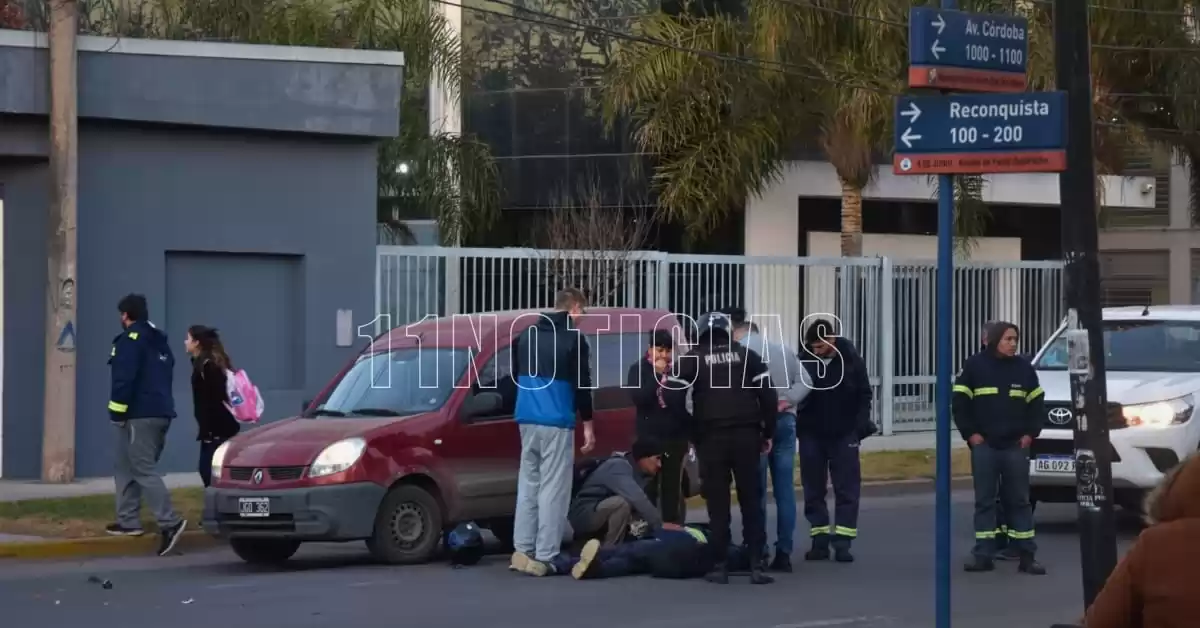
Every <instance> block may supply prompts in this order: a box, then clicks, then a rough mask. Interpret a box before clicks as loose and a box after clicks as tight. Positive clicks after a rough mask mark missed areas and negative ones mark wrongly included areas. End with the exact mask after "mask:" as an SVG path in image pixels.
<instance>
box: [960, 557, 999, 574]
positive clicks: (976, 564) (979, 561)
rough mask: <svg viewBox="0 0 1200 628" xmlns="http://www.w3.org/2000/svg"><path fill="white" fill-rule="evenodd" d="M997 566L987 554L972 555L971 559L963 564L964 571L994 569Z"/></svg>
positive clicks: (973, 571)
mask: <svg viewBox="0 0 1200 628" xmlns="http://www.w3.org/2000/svg"><path fill="white" fill-rule="evenodd" d="M995 568H996V563H995V562H993V561H992V559H991V558H989V557H987V556H972V557H971V560H969V561H967V564H965V565H963V570H964V571H969V572H972V573H975V572H980V571H992V570H993V569H995Z"/></svg>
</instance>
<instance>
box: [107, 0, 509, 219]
mask: <svg viewBox="0 0 1200 628" xmlns="http://www.w3.org/2000/svg"><path fill="white" fill-rule="evenodd" d="M435 7H436V5H435V4H433V3H431V2H428V1H427V0H93V2H91V3H90V6H88V7H87V8H86V10H85V20H84V29H85V31H87V32H90V33H93V34H98V35H110V36H129V37H152V38H161V39H189V40H190V39H204V40H218V41H237V42H245V43H255V44H275V45H287V46H320V47H334V48H362V49H371V50H399V51H402V52H404V57H405V59H404V60H405V67H404V89H403V93H402V96H401V102H400V111H401V114H400V134H399V136H398V137H397V138H394V139H390V140H387V141H385V142H383V143H382V144H381V146H380V149H379V162H378V164H379V171H378V185H379V199H380V200H379V205H378V208H377V211H378V219H379V221H380V222H381V223H383V224H386V225H390V226H392V227H394V228H396V229H399V230H403V229H404V227H403V220H404V219H406V218H413V217H428V216H431V217H434V218H436V219H437V220H438V223H439V231H440V233H441V235H442V238H443V239H444V240H445V241H448V242H457V241H459V240H460V239H461V238H462V237H463V236H465V235H466V234H468V233H471V232H473V231H476V230H480V229H484V228H486V227H487V226H488V225H490V224H491V223H492V222H493V221H494V220H495V219H496V218H497V217H498V209H499V203H500V182H499V175H498V173H497V170H496V166H495V162H494V161H493V159H492V156H491V153H490V151H489V150H488V147H487V146H486V145H485V144H483V143H481V142H479V141H478V140H476V139H475V138H473V137H472V136H471V135H469V134H457V133H452V132H439V131H434V132H430V130H429V103H428V92H429V86H430V85H431V83H432V82H434V81H439V80H440V81H441V82H442V84H443V85H445V86H447V87H448V91H449V92H450V93H449V96H450V98H451V100H452V104H453V105H454V106H457V104H458V100H459V95H460V91H461V85H462V70H463V64H464V60H463V53H462V47H461V45H460V42H459V38H458V36H457V35H456V33H455V31H454V28H453V27H452V25H451V24H450V23H449V22H448V21H447V20H446V19H445V18H444V17H443V16H442V14H441V13H440V12H438V11H437V10H436V8H435ZM401 164H403V165H404V166H405V167H404V168H401V167H400V166H401Z"/></svg>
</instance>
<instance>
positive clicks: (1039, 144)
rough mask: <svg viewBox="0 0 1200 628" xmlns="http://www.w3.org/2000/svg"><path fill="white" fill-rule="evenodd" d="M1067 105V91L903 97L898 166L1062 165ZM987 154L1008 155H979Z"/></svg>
mask: <svg viewBox="0 0 1200 628" xmlns="http://www.w3.org/2000/svg"><path fill="white" fill-rule="evenodd" d="M1066 106H1067V98H1066V92H1031V93H1023V94H956V95H948V96H927V97H902V98H899V99H898V100H897V101H896V135H895V142H896V155H895V161H894V165H895V171H896V173H897V174H931V173H950V174H966V173H983V172H1056V171H1060V170H1061V169H1062V168H1063V167H1064V166H1065V159H1066V157H1065V152H1064V151H1065V149H1066ZM987 155H993V156H996V155H1005V156H1007V157H1006V158H1004V159H994V158H987V159H981V156H987Z"/></svg>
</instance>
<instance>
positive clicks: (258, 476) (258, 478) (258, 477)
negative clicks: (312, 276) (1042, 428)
mask: <svg viewBox="0 0 1200 628" xmlns="http://www.w3.org/2000/svg"><path fill="white" fill-rule="evenodd" d="M1051 420H1053V419H1051ZM262 480H263V472H262V469H255V470H254V483H255V484H262Z"/></svg>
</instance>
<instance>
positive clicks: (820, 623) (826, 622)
mask: <svg viewBox="0 0 1200 628" xmlns="http://www.w3.org/2000/svg"><path fill="white" fill-rule="evenodd" d="M892 619H893V618H891V617H884V616H882V615H874V616H866V615H864V616H862V617H839V618H837V619H814V620H812V621H802V622H800V623H797V624H778V625H776V626H773V627H772V628H827V627H829V626H850V625H854V624H866V623H869V622H879V621H886V622H891V620H892Z"/></svg>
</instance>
